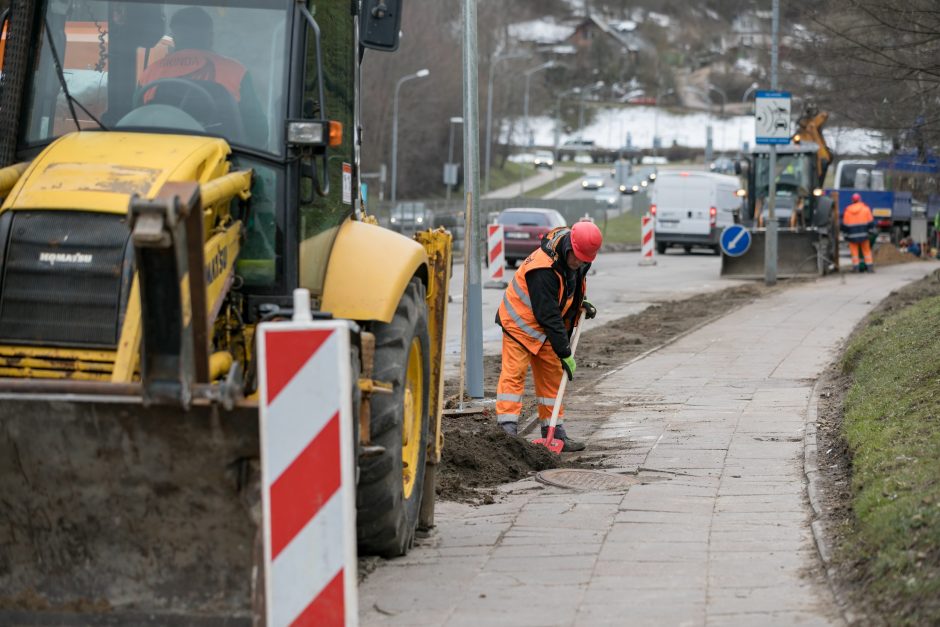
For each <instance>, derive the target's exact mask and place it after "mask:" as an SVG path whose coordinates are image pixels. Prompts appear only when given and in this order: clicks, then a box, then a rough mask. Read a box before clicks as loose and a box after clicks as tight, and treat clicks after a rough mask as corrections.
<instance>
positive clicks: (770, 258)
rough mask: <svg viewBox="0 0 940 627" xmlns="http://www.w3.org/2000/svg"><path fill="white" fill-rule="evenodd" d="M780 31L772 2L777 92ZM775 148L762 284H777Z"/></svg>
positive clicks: (773, 69)
mask: <svg viewBox="0 0 940 627" xmlns="http://www.w3.org/2000/svg"><path fill="white" fill-rule="evenodd" d="M779 29H780V0H773V17H772V21H771V48H770V89H771V90H773V91H776V90H777V53H778V50H777V37H778V34H779ZM776 173H777V146H776V144H771V145H770V188H769V189H768V190H767V234H766V238H767V244H766V246H765V247H764V283H765V284H766V285H775V284H776V283H777V214H776V211H775V208H776V204H777V177H776Z"/></svg>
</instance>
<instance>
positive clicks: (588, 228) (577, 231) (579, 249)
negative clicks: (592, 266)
mask: <svg viewBox="0 0 940 627" xmlns="http://www.w3.org/2000/svg"><path fill="white" fill-rule="evenodd" d="M603 240H604V236H603V235H601V230H600V229H599V228H597V225H596V224H594V223H593V222H587V221H583V222H577V223H576V224H575V225H574V226H572V227H571V250H573V251H574V256H575V257H577V258H578V259H580V260H581V261H583V262H585V263H590V262H591V261H594V259H595V257H597V251H598V249H599V248H600V247H601V243H602V242H603Z"/></svg>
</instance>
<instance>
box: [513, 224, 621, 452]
mask: <svg viewBox="0 0 940 627" xmlns="http://www.w3.org/2000/svg"><path fill="white" fill-rule="evenodd" d="M602 240H603V236H602V235H601V231H600V229H599V228H597V225H596V224H594V223H593V222H586V221H582V222H578V223H576V224H575V225H574V226H572V227H571V228H568V227H566V226H564V227H558V228H556V229H554V230H552V231H549V233H548V234H547V235H545V236H544V237H543V238H542V242H541V245H540V246H539V248H538V249H537V250H536V251H535V252H533V253H532V254H531V255H529V256H528V257H527V258H526V260H525V261H523V262H522V265H521V266H519V269H518V270H516V274H515V276H514V277H513V279H512V282H511V283H510V284H509V286H508V287H507V288H506V292H505V294H504V295H503V301H502V303H501V304H500V306H499V310H498V311H497V312H496V324H498V325H499V326H500V327H502V329H503V357H502V370H501V371H500V374H499V383H498V384H497V386H496V421H497V423H498V424H499V426H500V427H501V428H502V429H503V431H505V432H506V433H508V434H510V435H517V434H518V422H519V414H520V413H521V412H522V393H523V392H524V391H525V379H526V373H527V372H528V370H529V366H530V365H531V366H532V379H533V381H534V382H535V396H536V402H537V404H538V412H539V424H540V426H541V427H542V437H543V438H544V437H547V435H548V423H549V419H550V418H551V416H552V409H553V407H554V405H555V396H556V395H557V394H558V388H559V386H560V384H561V378H562V376H564V375H565V374H567V376H568V379H569V380H570V379H571V378H572V377H573V376H574V373H575V369H576V367H577V366H576V364H575V360H574V355H572V354H571V346H570V345H569V338H570V337H571V333H572V331H573V328H574V325H575V322H577V320H578V313H579V312H580V310H581V309H584V310H585V317H587V318H593V317H594V316H595V315H597V309H596V308H595V307H594V306H593V305H592V304H591V303H590V302H588V301H587V300H585V298H584V296H585V291H586V289H587V284H586V277H587V273H588V270H589V269H590V268H591V262H593V261H594V259H595V258H596V257H597V251H598V249H600V247H601V243H602ZM564 413H565V410H564V406H562V407H561V410H560V411H559V414H558V425H557V427H556V429H555V437H556V438H558V439H559V440H562V441H563V442H564V443H565V445H564V448H563V449H562V451H566V452H568V451H581V450H584V443H583V442H578V441H576V440H573V439H571V438H569V437H568V434H567V433H566V432H565V426H564V418H563V417H564Z"/></svg>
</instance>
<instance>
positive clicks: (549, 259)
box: [496, 226, 586, 355]
mask: <svg viewBox="0 0 940 627" xmlns="http://www.w3.org/2000/svg"><path fill="white" fill-rule="evenodd" d="M570 231H571V229H569V228H568V227H566V226H563V227H558V228H556V229H553V230H552V231H549V233H548V234H547V235H546V236H545V239H546V240H547V246H544V247H543V246H539V248H538V249H537V250H536V251H535V252H533V253H532V254H531V255H529V256H528V257H526V260H525V261H523V262H522V265H521V266H519V269H518V270H516V274H515V276H514V277H513V278H512V283H510V284H509V287H508V288H506V292H505V293H504V294H503V301H502V302H501V303H500V304H499V310H498V311H497V314H496V315H497V320H498V321H499V325H500V326H501V327H502V328H503V331H504V332H505V333H507V334H508V335H509V336H510V337H512V338H513V339H514V340H516V341H518V342H519V343H520V344H522V345H523V346H525V347H526V349H527V350H528V351H529V352H530V353H532V354H533V355H535V354H537V353H538V352H539V350H541V348H542V345H543V344H545V341H546V340H547V339H548V337H547V336H546V335H545V330H544V329H543V328H542V326H541V325H540V324H539V322H538V320H536V319H535V312H533V311H532V301H531V300H530V299H529V286H528V285H527V283H526V275H527V274H528V273H529V272H531V271H532V270H537V269H540V268H551V269H552V271H554V272H555V274H556V275H557V276H558V284H559V285H558V298H557V300H558V308H559V310H560V311H561V317H562V320H565V319H566V314H567V313H568V312H569V311H570V309H571V307H572V305H574V293H572V294H571V295H570V296H568V298H567V299H566V298H565V278H564V277H563V276H561V274H560V273H559V272H558V270H557V269H555V268H554V267H553V265H552V264H554V263H555V260H556V259H557V258H558V255H559V254H561V253H560V252H559V251H558V244H559V242H560V241H561V238H562V237H564V236H565V235H566V234H567V233H569V232H570ZM546 248H547V249H548V250H550V251H551V254H550V253H548V252H546V250H545V249H546ZM585 283H586V282H585V280H584V278H583V277H582V279H581V294H584V293H585V287H586V285H585ZM579 305H580V303H579Z"/></svg>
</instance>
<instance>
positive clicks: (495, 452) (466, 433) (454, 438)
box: [437, 413, 562, 503]
mask: <svg viewBox="0 0 940 627" xmlns="http://www.w3.org/2000/svg"><path fill="white" fill-rule="evenodd" d="M445 420H446V423H447V428H446V431H445V434H444V457H443V460H442V462H441V468H440V469H439V475H438V477H439V481H438V485H437V492H438V495H439V496H440V497H441V498H446V499H448V500H452V501H478V500H479V501H482V502H483V503H492V502H493V491H492V490H481V488H492V487H493V486H496V485H500V484H503V483H509V482H512V481H518V480H519V479H524V478H526V477H528V476H529V475H530V474H531V473H533V472H537V471H539V470H545V469H547V468H557V467H558V466H560V465H562V462H561V458H560V457H559V456H558V455H555V454H553V453H551V452H550V451H549V450H548V449H547V448H545V447H543V446H537V445H535V444H532V443H531V442H529V441H527V440H525V439H523V438H514V437H512V436H510V435H507V434H506V433H505V432H504V431H503V430H502V429H501V428H499V427H498V426H497V425H496V421H495V418H494V417H493V416H492V415H489V414H488V413H486V414H483V415H482V416H449V417H447V418H446V419H445Z"/></svg>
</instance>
